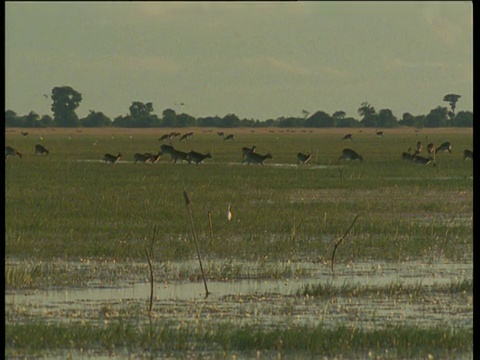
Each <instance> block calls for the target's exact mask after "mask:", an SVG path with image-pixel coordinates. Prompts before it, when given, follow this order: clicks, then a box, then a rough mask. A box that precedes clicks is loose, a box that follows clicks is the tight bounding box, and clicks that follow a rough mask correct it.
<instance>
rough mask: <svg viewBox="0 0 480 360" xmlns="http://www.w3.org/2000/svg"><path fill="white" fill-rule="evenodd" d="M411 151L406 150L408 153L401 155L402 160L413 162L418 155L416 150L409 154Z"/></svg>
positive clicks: (409, 149)
mask: <svg viewBox="0 0 480 360" xmlns="http://www.w3.org/2000/svg"><path fill="white" fill-rule="evenodd" d="M411 150H412V149H411V148H408V152H403V153H402V159H403V160H405V161H413V158H414V157H415V156H417V155H418V150H416V151H415V152H414V153H413V154H410V151H411Z"/></svg>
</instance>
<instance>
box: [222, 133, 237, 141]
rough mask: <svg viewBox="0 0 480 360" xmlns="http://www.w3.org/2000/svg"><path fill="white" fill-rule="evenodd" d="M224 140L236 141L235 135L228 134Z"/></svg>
mask: <svg viewBox="0 0 480 360" xmlns="http://www.w3.org/2000/svg"><path fill="white" fill-rule="evenodd" d="M223 140H235V135H233V134H228V135H227V136H225V137H224V138H223Z"/></svg>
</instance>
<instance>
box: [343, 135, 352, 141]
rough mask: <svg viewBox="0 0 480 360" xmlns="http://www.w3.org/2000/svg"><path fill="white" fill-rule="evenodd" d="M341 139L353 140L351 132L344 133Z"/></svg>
mask: <svg viewBox="0 0 480 360" xmlns="http://www.w3.org/2000/svg"><path fill="white" fill-rule="evenodd" d="M342 140H353V137H352V134H347V135H345V136H344V137H343V139H342Z"/></svg>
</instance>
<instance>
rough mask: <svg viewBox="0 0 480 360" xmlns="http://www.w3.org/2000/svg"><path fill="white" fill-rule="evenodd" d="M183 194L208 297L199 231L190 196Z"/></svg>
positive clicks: (184, 192)
mask: <svg viewBox="0 0 480 360" xmlns="http://www.w3.org/2000/svg"><path fill="white" fill-rule="evenodd" d="M183 196H184V197H185V204H186V205H187V212H188V217H189V218H190V225H191V227H192V234H193V241H194V243H195V249H196V250H197V256H198V262H199V263H200V270H201V271H202V277H203V283H204V285H205V298H207V297H208V294H210V293H209V292H208V287H207V280H206V279H205V272H204V271H203V265H202V258H201V256H200V250H199V249H198V241H197V232H196V231H195V226H194V225H193V219H192V213H191V211H190V199H189V198H188V195H187V192H186V191H183Z"/></svg>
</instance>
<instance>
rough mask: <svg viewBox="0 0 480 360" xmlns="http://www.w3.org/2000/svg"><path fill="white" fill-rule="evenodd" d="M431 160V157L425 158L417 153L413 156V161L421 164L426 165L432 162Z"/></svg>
mask: <svg viewBox="0 0 480 360" xmlns="http://www.w3.org/2000/svg"><path fill="white" fill-rule="evenodd" d="M432 160H433V158H432V157H429V158H425V157H423V156H418V155H414V156H413V162H414V163H417V164H421V165H428V164H430V163H431V162H432Z"/></svg>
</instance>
